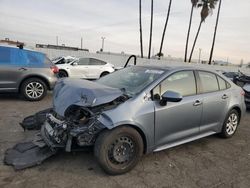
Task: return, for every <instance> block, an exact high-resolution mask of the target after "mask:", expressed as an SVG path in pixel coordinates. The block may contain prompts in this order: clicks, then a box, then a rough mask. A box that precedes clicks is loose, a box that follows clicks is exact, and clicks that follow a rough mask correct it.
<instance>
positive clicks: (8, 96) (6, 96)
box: [0, 93, 24, 101]
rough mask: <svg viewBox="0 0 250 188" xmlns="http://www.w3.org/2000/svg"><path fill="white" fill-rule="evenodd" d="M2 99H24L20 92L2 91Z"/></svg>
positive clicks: (0, 94)
mask: <svg viewBox="0 0 250 188" xmlns="http://www.w3.org/2000/svg"><path fill="white" fill-rule="evenodd" d="M0 100H17V101H20V100H24V99H22V97H21V96H20V94H18V93H0Z"/></svg>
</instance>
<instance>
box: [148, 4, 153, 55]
mask: <svg viewBox="0 0 250 188" xmlns="http://www.w3.org/2000/svg"><path fill="white" fill-rule="evenodd" d="M153 11H154V2H153V0H151V22H150V34H149V50H148V59H150V57H151V43H152V30H153V14H154V12H153Z"/></svg>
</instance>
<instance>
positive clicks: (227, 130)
mask: <svg viewBox="0 0 250 188" xmlns="http://www.w3.org/2000/svg"><path fill="white" fill-rule="evenodd" d="M239 122H240V116H239V113H238V112H237V111H236V110H234V109H233V110H231V111H230V112H229V114H228V115H227V117H226V120H225V122H224V124H223V127H222V131H221V133H220V135H221V136H222V137H224V138H229V137H232V136H233V135H234V134H235V132H236V130H237V128H238V125H239Z"/></svg>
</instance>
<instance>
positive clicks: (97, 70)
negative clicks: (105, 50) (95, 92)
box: [89, 58, 106, 79]
mask: <svg viewBox="0 0 250 188" xmlns="http://www.w3.org/2000/svg"><path fill="white" fill-rule="evenodd" d="M105 64H106V62H104V61H101V60H99V59H94V58H90V61H89V77H90V78H92V79H97V78H99V77H100V75H101V74H102V72H104V71H105V70H104V65H105Z"/></svg>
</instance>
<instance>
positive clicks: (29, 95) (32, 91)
mask: <svg viewBox="0 0 250 188" xmlns="http://www.w3.org/2000/svg"><path fill="white" fill-rule="evenodd" d="M20 91H21V94H22V95H23V96H24V98H25V99H27V100H29V101H39V100H41V99H43V98H44V97H45V96H46V94H47V86H46V84H45V83H44V82H43V81H42V80H41V79H39V78H30V79H27V80H25V81H24V82H23V83H22V85H21V89H20Z"/></svg>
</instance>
